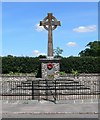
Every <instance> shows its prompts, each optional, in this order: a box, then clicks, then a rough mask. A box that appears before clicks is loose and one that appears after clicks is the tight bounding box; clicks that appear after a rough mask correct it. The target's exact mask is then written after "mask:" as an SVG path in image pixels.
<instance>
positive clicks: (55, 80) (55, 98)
mask: <svg viewBox="0 0 100 120" xmlns="http://www.w3.org/2000/svg"><path fill="white" fill-rule="evenodd" d="M54 102H55V104H56V80H55V101H54Z"/></svg>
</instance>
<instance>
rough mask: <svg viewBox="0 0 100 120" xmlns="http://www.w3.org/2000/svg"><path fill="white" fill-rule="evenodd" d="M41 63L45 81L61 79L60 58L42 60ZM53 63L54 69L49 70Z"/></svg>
mask: <svg viewBox="0 0 100 120" xmlns="http://www.w3.org/2000/svg"><path fill="white" fill-rule="evenodd" d="M40 61H41V74H42V78H44V79H56V78H58V77H59V71H60V59H59V58H45V59H40ZM48 63H51V64H52V65H53V68H52V69H51V70H48V68H47V65H48Z"/></svg>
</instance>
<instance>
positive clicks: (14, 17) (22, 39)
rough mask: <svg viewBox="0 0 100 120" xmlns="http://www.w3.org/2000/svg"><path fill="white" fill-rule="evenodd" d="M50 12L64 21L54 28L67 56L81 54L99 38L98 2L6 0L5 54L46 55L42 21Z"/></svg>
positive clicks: (3, 28) (3, 13) (46, 38)
mask: <svg viewBox="0 0 100 120" xmlns="http://www.w3.org/2000/svg"><path fill="white" fill-rule="evenodd" d="M48 12H51V13H53V15H54V16H55V17H56V18H57V19H58V20H60V21H61V26H58V27H57V29H56V30H54V31H53V46H54V48H56V47H60V48H62V49H63V54H62V55H63V56H78V53H79V52H80V51H81V50H84V49H85V46H86V44H88V43H89V42H91V41H95V40H98V28H97V27H98V3H97V2H80V3H79V2H26V3H25V2H16V3H11V2H8V3H7V2H3V3H2V32H3V34H2V55H3V56H5V55H15V56H38V55H40V54H45V55H46V54H47V41H48V34H47V31H46V30H45V29H44V28H43V27H40V26H39V22H40V20H43V18H45V17H46V16H47V13H48Z"/></svg>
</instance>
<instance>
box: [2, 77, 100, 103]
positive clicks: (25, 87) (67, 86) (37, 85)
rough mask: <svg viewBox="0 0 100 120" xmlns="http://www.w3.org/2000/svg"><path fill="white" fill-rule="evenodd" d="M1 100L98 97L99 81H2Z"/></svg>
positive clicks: (57, 99) (99, 93) (99, 90)
mask: <svg viewBox="0 0 100 120" xmlns="http://www.w3.org/2000/svg"><path fill="white" fill-rule="evenodd" d="M0 85H1V86H2V87H1V90H0V95H1V97H2V100H41V99H46V100H51V101H54V102H56V101H59V100H76V99H98V98H99V95H100V89H99V85H100V81H99V80H98V81H97V80H96V81H78V80H77V81H76V80H66V79H56V80H33V81H31V80H30V81H29V80H27V81H2V82H0Z"/></svg>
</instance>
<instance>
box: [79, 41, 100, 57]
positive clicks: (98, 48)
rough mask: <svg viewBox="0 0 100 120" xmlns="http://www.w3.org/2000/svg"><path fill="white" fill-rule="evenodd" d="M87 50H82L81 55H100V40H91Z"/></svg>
mask: <svg viewBox="0 0 100 120" xmlns="http://www.w3.org/2000/svg"><path fill="white" fill-rule="evenodd" d="M86 47H89V48H86V49H85V50H82V51H81V52H80V53H79V55H80V56H81V57H84V56H93V57H100V41H94V42H89V43H88V44H87V45H86Z"/></svg>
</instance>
